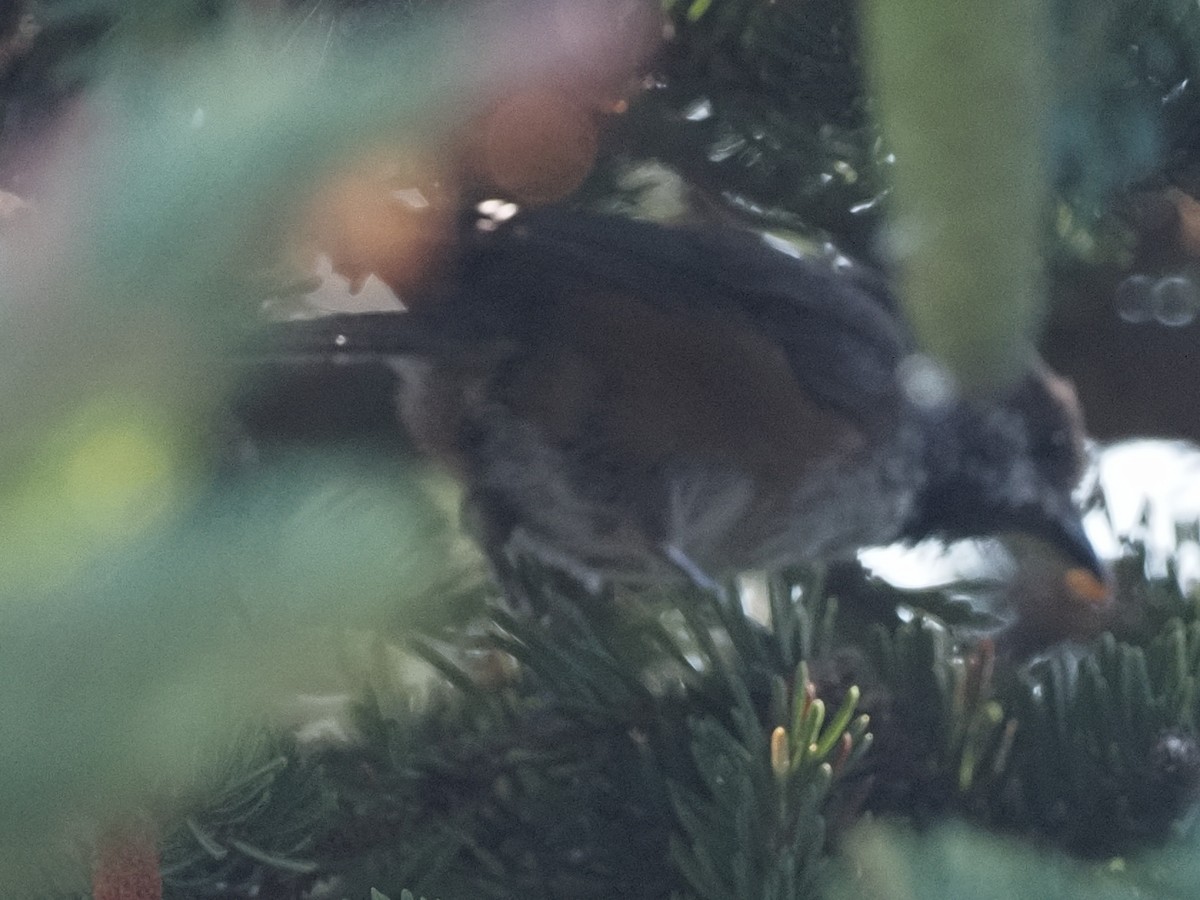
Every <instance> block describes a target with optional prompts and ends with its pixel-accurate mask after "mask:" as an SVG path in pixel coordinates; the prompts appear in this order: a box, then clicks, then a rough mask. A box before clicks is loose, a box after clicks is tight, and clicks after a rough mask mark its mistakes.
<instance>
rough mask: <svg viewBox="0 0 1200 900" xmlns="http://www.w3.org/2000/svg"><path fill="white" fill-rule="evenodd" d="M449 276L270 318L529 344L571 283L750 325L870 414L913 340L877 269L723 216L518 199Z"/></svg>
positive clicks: (341, 340)
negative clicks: (699, 217)
mask: <svg viewBox="0 0 1200 900" xmlns="http://www.w3.org/2000/svg"><path fill="white" fill-rule="evenodd" d="M448 283H449V287H442V288H440V289H439V294H438V295H436V296H431V297H428V298H425V297H420V298H412V299H413V303H412V311H411V312H406V313H379V314H366V315H362V314H357V315H342V316H331V317H328V318H324V319H317V320H312V321H306V322H300V323H286V324H283V325H279V326H275V327H274V328H272V329H270V330H269V331H268V332H267V333H265V334H264V335H263V337H262V340H263V343H262V344H260V345H259V346H258V348H257V350H258V351H263V352H266V353H267V354H272V353H276V354H285V355H300V356H304V355H309V354H312V355H317V356H320V355H332V356H337V355H341V356H343V357H345V358H346V359H355V358H368V357H372V356H378V355H389V354H414V355H425V356H432V357H438V356H453V355H456V354H466V355H468V356H481V357H484V358H486V357H489V356H503V355H504V354H505V353H507V352H509V351H518V350H519V349H520V348H525V347H531V346H537V345H538V343H539V342H540V341H541V340H542V339H543V338H544V337H545V335H546V334H548V333H550V332H551V331H553V330H554V329H555V328H556V327H557V325H556V323H557V322H558V321H559V319H560V317H561V316H563V315H569V312H567V311H565V307H566V306H567V305H568V304H569V303H570V301H571V299H572V297H573V296H576V295H577V294H578V293H579V292H584V291H586V292H589V293H591V294H592V295H602V296H614V297H622V296H623V297H631V298H636V299H637V300H638V301H639V302H640V303H643V304H646V305H648V306H650V307H652V308H654V309H657V310H659V311H660V312H663V313H665V314H668V315H683V316H691V317H700V318H705V319H712V320H715V321H722V322H730V323H734V324H739V325H744V326H748V327H749V328H751V329H753V330H754V331H756V332H758V333H760V334H762V335H763V336H764V337H765V338H767V339H768V340H769V341H771V342H772V343H774V344H775V345H776V346H778V347H779V348H780V349H781V350H782V352H783V354H784V356H785V358H786V360H787V362H788V365H789V366H790V367H791V369H792V371H793V373H794V375H795V377H796V380H797V383H798V384H799V385H801V386H802V387H803V388H804V389H805V391H806V392H807V393H808V394H809V395H810V396H811V397H812V398H813V400H814V401H815V402H816V403H818V404H819V405H821V406H824V407H826V408H828V409H831V410H835V411H839V412H842V413H845V414H846V415H847V416H849V417H851V418H852V419H856V420H860V421H861V420H865V419H868V418H870V417H871V416H872V415H873V414H874V413H876V412H877V411H878V407H879V406H880V404H881V403H884V402H886V398H888V397H889V396H890V395H891V392H892V391H893V390H894V376H895V368H896V365H897V364H898V362H899V360H900V359H901V358H902V356H903V355H904V354H905V353H906V352H907V348H908V344H909V340H908V336H907V333H906V331H905V329H904V327H903V325H902V324H901V322H900V320H899V319H898V317H897V315H896V312H895V308H894V302H893V301H892V299H891V297H890V295H889V294H888V293H887V292H886V290H885V289H884V288H883V287H882V285H881V283H880V281H879V280H877V279H874V278H873V277H872V276H871V274H870V273H867V272H863V271H859V270H857V269H855V268H854V267H848V268H844V269H837V268H835V267H833V266H832V265H830V264H827V263H824V262H818V261H811V260H807V259H802V258H799V257H798V256H795V255H792V254H790V253H788V252H785V251H784V250H781V249H779V248H778V247H777V246H774V245H772V244H770V243H768V242H767V241H766V240H764V239H763V238H762V236H760V235H758V234H755V233H752V232H747V231H741V230H737V229H731V228H704V229H699V228H696V229H692V228H675V227H666V226H663V225H658V224H654V223H649V222H640V221H635V220H631V219H628V218H624V217H616V216H604V215H597V214H590V213H584V212H580V211H576V210H570V209H565V208H557V207H551V208H543V209H537V210H531V211H528V212H523V213H521V214H519V215H518V216H516V217H515V218H513V219H512V220H510V221H509V222H506V223H504V224H503V225H501V226H500V227H499V228H497V229H496V230H494V231H490V232H485V231H473V232H471V233H469V234H467V235H466V236H465V237H464V246H463V251H462V255H461V259H460V261H459V264H458V268H457V271H456V273H455V275H454V277H452V278H451V279H449V282H448Z"/></svg>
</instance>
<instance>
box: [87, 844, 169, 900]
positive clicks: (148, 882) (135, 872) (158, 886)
mask: <svg viewBox="0 0 1200 900" xmlns="http://www.w3.org/2000/svg"><path fill="white" fill-rule="evenodd" d="M162 895H163V891H162V873H161V872H160V871H159V865H158V845H157V843H156V842H155V840H154V838H153V837H152V836H151V833H150V832H149V830H146V829H143V830H132V829H130V830H123V831H118V832H114V833H112V834H109V835H107V836H106V837H105V838H103V839H102V840H101V841H100V843H99V845H98V846H97V848H96V862H95V865H94V868H93V869H92V897H93V900H162Z"/></svg>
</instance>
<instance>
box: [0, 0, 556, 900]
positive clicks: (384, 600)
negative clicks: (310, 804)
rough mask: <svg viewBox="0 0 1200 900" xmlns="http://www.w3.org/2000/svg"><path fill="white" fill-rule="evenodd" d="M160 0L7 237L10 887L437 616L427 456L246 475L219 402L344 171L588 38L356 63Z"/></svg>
mask: <svg viewBox="0 0 1200 900" xmlns="http://www.w3.org/2000/svg"><path fill="white" fill-rule="evenodd" d="M142 6H144V7H145V11H147V12H148V13H150V12H152V15H150V17H149V18H147V19H136V21H133V22H132V24H134V25H136V27H135V28H134V29H133V30H132V31H129V30H128V29H127V30H125V31H122V30H121V29H120V28H118V29H117V30H115V31H113V32H110V33H108V34H107V36H106V38H105V40H104V41H101V42H100V44H99V45H98V46H97V47H96V56H95V58H94V59H93V60H92V62H91V64H90V65H91V70H90V73H89V74H90V78H89V81H88V83H87V86H86V88H85V89H84V90H83V91H82V92H81V93H79V94H78V95H77V96H76V97H75V98H74V99H73V101H72V104H71V105H70V107H69V108H68V109H65V110H64V118H63V119H62V120H61V122H60V124H59V134H58V137H57V139H56V140H54V141H52V142H49V143H48V144H46V145H45V146H44V147H41V148H39V156H38V157H37V160H36V163H35V164H31V169H30V171H31V172H32V174H33V176H34V177H35V179H36V181H37V184H38V185H39V186H40V187H39V191H38V193H37V203H36V213H35V215H34V216H33V218H32V220H31V221H30V222H29V223H28V224H27V225H22V227H20V228H12V229H8V230H6V232H5V233H4V235H3V236H2V238H0V323H2V326H3V327H2V328H0V418H2V419H3V422H4V428H3V430H2V431H0V534H2V535H3V540H0V633H2V635H3V637H0V680H3V682H4V684H5V692H4V695H5V696H4V701H3V702H2V703H0V731H2V732H3V733H4V734H5V735H6V738H5V741H6V752H5V762H4V765H3V767H2V768H0V795H2V796H3V797H4V798H5V802H4V804H3V808H2V809H0V893H5V894H6V895H10V896H11V895H13V892H14V891H15V892H16V893H18V894H19V893H21V892H22V890H23V889H22V888H20V887H15V885H17V884H20V883H21V882H20V877H21V876H22V874H23V873H28V871H29V870H30V869H37V868H38V867H39V866H41V865H42V864H43V862H46V861H47V860H53V859H56V858H58V857H56V856H55V854H56V853H57V848H58V842H59V840H60V839H59V837H56V835H60V834H61V833H62V832H61V829H62V828H63V827H64V826H66V825H68V824H69V825H70V826H71V827H70V829H69V830H71V831H78V830H79V829H78V827H77V826H76V825H75V824H74V823H78V822H80V821H95V822H97V823H98V824H102V820H103V819H105V818H106V817H115V818H119V817H120V816H121V815H122V814H123V812H124V811H125V810H128V809H130V808H132V807H134V806H136V805H138V804H139V803H140V802H142V801H144V800H148V799H150V798H151V797H153V796H158V795H160V794H162V793H164V792H166V793H169V792H170V791H171V788H172V786H173V785H174V784H176V783H177V782H178V781H179V780H180V779H181V778H184V777H186V775H187V774H188V773H189V771H190V768H191V766H192V764H193V762H194V758H195V754H196V753H197V752H202V751H204V750H205V749H206V748H211V747H213V746H220V745H221V743H222V742H223V741H224V740H225V739H226V735H228V734H229V733H230V731H231V729H233V728H234V727H236V726H238V725H239V724H240V723H241V722H242V721H243V720H244V719H245V718H246V717H258V716H259V715H261V714H262V712H263V710H264V709H266V708H268V707H269V706H271V705H272V704H274V703H276V702H277V701H278V700H279V698H280V697H282V696H290V695H291V694H292V693H293V692H295V691H297V690H304V689H317V688H323V687H327V686H329V685H330V684H331V683H332V679H333V678H334V676H335V675H336V672H337V665H336V663H337V655H338V646H339V640H338V637H337V635H338V634H340V633H341V631H342V630H343V629H345V628H346V627H356V626H357V627H383V626H388V627H393V626H395V625H397V624H403V623H406V622H407V623H411V622H413V621H414V620H415V619H416V618H422V617H424V618H426V619H428V618H429V616H430V615H431V614H436V613H437V610H436V609H427V608H425V607H423V606H422V603H426V602H428V599H429V597H428V592H429V589H430V587H431V585H432V584H433V583H434V582H435V581H437V580H439V579H441V578H442V577H444V576H445V575H446V573H447V571H449V570H453V569H454V568H455V567H458V566H461V561H459V560H457V559H456V557H455V555H454V552H453V548H452V546H451V544H450V542H449V537H448V535H449V528H448V524H447V522H446V517H445V516H444V515H443V513H442V510H441V508H440V505H439V504H438V503H436V502H434V500H433V499H431V497H430V496H428V494H427V492H426V490H425V487H424V485H423V482H422V481H421V478H420V473H419V472H418V471H417V470H415V469H405V468H403V467H400V466H397V465H395V464H394V463H392V462H386V461H385V462H380V461H377V460H371V459H362V460H349V461H347V460H344V459H339V460H332V459H325V458H319V457H312V458H297V459H294V460H283V461H279V462H276V463H272V464H270V465H267V466H265V467H261V468H260V469H259V470H257V471H252V472H250V473H249V474H245V475H243V476H242V477H241V478H240V479H236V480H233V481H230V480H228V479H224V478H223V477H221V476H220V473H219V471H218V467H217V466H216V465H214V463H213V459H214V457H216V456H219V455H220V451H221V450H222V447H223V444H224V442H226V441H227V440H229V436H228V435H227V434H226V433H225V432H224V431H223V430H222V428H221V426H220V425H219V424H214V420H215V418H216V416H217V412H218V410H219V408H220V406H221V404H222V401H223V400H224V398H225V397H226V393H227V391H228V389H229V387H230V386H231V384H232V383H233V381H234V378H235V376H236V375H237V365H236V363H235V362H232V361H231V360H233V359H234V358H235V357H234V354H233V353H232V352H231V351H232V349H233V347H234V346H235V344H236V342H238V341H241V340H243V339H244V337H245V335H246V334H247V333H248V329H249V326H250V325H251V324H252V323H253V322H254V320H255V316H256V314H257V304H258V302H259V301H260V300H261V298H260V297H259V296H257V295H256V293H255V291H254V289H253V284H254V275H255V273H256V272H257V271H258V270H259V269H261V268H262V267H264V266H269V265H270V264H272V263H273V262H274V261H275V259H276V258H277V256H278V254H279V251H280V248H281V239H282V237H283V235H284V232H285V230H286V228H287V227H288V226H290V225H291V224H292V223H293V221H294V217H295V214H296V211H297V210H298V209H299V208H300V207H301V206H302V205H303V204H304V203H305V202H307V201H308V200H309V198H310V197H311V195H312V192H313V190H314V188H315V185H316V184H317V183H318V182H319V179H320V178H321V177H322V176H324V175H325V174H327V173H328V172H329V171H331V170H332V169H333V167H335V166H336V165H338V164H339V163H343V162H345V161H346V160H347V159H349V158H352V157H353V156H354V155H355V154H358V153H361V152H362V151H363V148H364V147H366V146H369V145H371V144H372V143H373V142H378V141H383V140H392V141H397V142H398V141H407V142H419V141H421V140H425V139H429V140H432V139H433V138H434V137H435V136H436V134H437V133H438V132H439V129H443V128H449V127H452V126H453V125H454V124H455V123H456V122H458V121H459V120H460V118H461V117H462V116H464V115H466V114H467V113H468V112H469V111H470V109H471V108H472V107H471V104H472V103H473V102H475V101H476V99H477V98H478V97H479V96H480V95H481V93H482V90H481V86H482V85H492V84H494V83H495V81H496V79H502V78H506V77H515V76H518V75H521V74H527V73H529V72H532V71H536V70H538V68H539V67H540V66H544V65H548V64H550V63H551V62H552V61H553V60H554V59H556V58H559V57H560V56H561V54H562V53H564V52H566V49H565V48H563V47H562V46H561V43H555V41H554V40H553V39H551V38H548V37H547V36H546V34H545V33H544V28H543V26H544V24H545V23H544V22H542V21H541V20H539V19H537V18H536V17H535V18H531V19H529V20H528V21H524V22H521V23H520V28H519V30H517V31H514V32H513V33H512V34H511V35H509V34H508V33H507V32H506V31H505V29H506V28H509V27H510V26H512V24H513V23H512V22H511V21H508V20H505V19H503V18H502V17H501V18H498V19H497V20H496V21H494V22H486V21H485V22H482V23H481V22H474V23H472V25H471V26H470V27H467V26H465V25H463V24H462V23H455V22H454V21H450V20H446V19H440V20H435V19H430V20H429V21H427V22H426V23H425V24H423V25H421V26H420V27H419V28H416V27H414V28H413V29H410V30H409V31H408V32H407V33H406V34H405V35H404V36H402V37H397V36H396V35H394V34H393V35H391V36H390V38H389V39H388V40H380V41H376V42H374V43H372V44H371V45H370V47H369V48H367V49H365V50H364V51H363V52H362V53H360V54H356V55H355V56H354V58H353V59H348V58H347V59H343V60H342V61H341V63H340V65H339V67H338V70H337V71H336V73H332V74H331V73H327V72H322V67H321V59H322V53H323V52H324V41H323V39H324V38H325V35H324V34H323V33H320V32H318V31H316V30H310V29H306V28H304V27H298V28H295V29H293V30H292V31H291V33H290V34H289V36H288V39H287V41H286V44H283V45H281V42H280V41H279V40H278V34H279V33H278V32H277V31H275V30H271V29H270V28H268V24H269V21H268V20H264V19H262V18H256V17H254V16H251V15H249V14H246V13H244V12H239V11H238V10H236V9H231V10H230V11H228V12H227V13H226V14H225V15H222V16H216V15H212V16H209V15H208V14H207V13H205V14H204V15H203V16H201V18H202V19H203V21H204V22H205V23H206V25H205V27H204V28H195V27H193V25H194V22H193V20H192V18H190V15H191V13H190V12H188V13H187V15H184V16H183V18H182V19H177V18H175V15H176V12H177V11H178V10H181V9H182V10H185V11H186V10H192V9H200V7H186V6H183V7H177V6H176V5H174V4H143V5H142ZM205 8H207V6H206V7H205ZM202 11H203V10H202ZM123 21H130V20H123ZM119 24H120V23H119ZM152 25H153V27H151V26H152ZM159 26H161V29H160V28H159ZM539 29H542V30H539ZM510 37H511V40H510V39H509V38H510ZM525 40H528V41H530V42H531V45H530V46H524V45H523V44H522V41H525ZM493 41H494V43H492V42H493ZM514 47H518V48H520V47H523V48H524V49H523V50H522V51H521V52H513V51H514ZM488 48H491V51H490V52H489V50H488ZM496 48H502V50H503V52H498V51H497V49H496ZM234 443H236V442H234ZM85 830H86V829H85ZM31 848H37V852H32V851H31ZM46 864H47V865H48V866H49V867H51V868H59V867H58V866H57V865H56V864H55V863H53V862H46ZM39 874H40V873H39Z"/></svg>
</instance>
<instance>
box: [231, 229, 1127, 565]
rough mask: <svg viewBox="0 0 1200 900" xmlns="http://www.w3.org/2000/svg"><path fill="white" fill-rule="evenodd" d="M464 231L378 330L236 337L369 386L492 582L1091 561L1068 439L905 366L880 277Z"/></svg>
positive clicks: (749, 253) (754, 242)
mask: <svg viewBox="0 0 1200 900" xmlns="http://www.w3.org/2000/svg"><path fill="white" fill-rule="evenodd" d="M511 212H512V210H511V209H508V213H509V214H507V215H505V216H504V217H502V218H497V217H495V216H485V215H482V214H476V213H472V215H470V216H466V217H465V218H464V222H463V226H462V228H461V233H460V234H459V235H458V237H457V239H456V247H455V248H454V251H453V253H452V254H449V256H451V257H452V260H451V261H449V262H447V263H446V264H445V266H444V267H443V268H444V271H443V272H442V273H441V274H440V275H439V276H438V277H437V278H435V279H432V280H431V282H430V283H429V284H427V285H425V286H424V287H422V288H421V289H420V290H419V291H416V292H413V293H411V294H410V295H409V296H405V297H404V301H405V304H406V309H405V310H404V311H398V312H378V313H355V314H334V315H327V316H323V317H318V318H313V319H307V320H298V321H287V322H278V323H273V324H271V325H269V326H267V327H266V328H264V329H262V330H259V331H256V332H255V334H254V337H253V345H252V346H253V355H254V356H255V357H256V358H257V359H258V360H259V361H261V360H263V359H273V360H276V361H280V360H282V361H286V362H289V363H292V364H297V365H302V364H306V363H314V364H321V365H325V366H331V367H333V368H338V367H341V368H343V369H344V370H346V371H351V370H353V369H355V367H361V366H367V365H369V366H373V367H375V368H376V369H378V368H380V367H382V368H383V369H385V370H386V371H388V372H389V373H391V374H392V375H393V376H394V379H395V386H394V392H395V397H394V403H390V404H389V405H388V412H387V413H386V414H387V415H389V416H394V417H395V418H396V419H397V421H399V422H400V423H402V424H403V427H404V429H405V431H406V432H407V433H408V435H410V436H411V438H412V440H413V441H414V442H415V444H416V445H417V446H418V447H420V448H421V450H422V451H423V452H425V453H427V454H428V455H430V456H432V457H433V458H435V459H437V460H439V461H441V462H442V463H443V464H444V465H446V466H447V467H448V468H449V469H450V470H451V471H452V472H453V473H454V474H455V475H456V476H457V477H458V478H459V479H461V481H462V483H463V485H464V487H465V509H466V519H467V521H468V522H469V523H470V527H471V530H472V531H473V532H474V533H475V535H476V536H477V537H478V538H479V540H480V542H481V544H482V546H483V549H484V550H485V552H486V554H487V555H488V557H489V558H490V559H491V560H492V561H493V563H494V565H495V566H496V567H497V568H502V567H504V566H510V565H512V564H513V562H514V561H516V560H519V559H522V558H525V557H531V558H533V559H536V560H538V561H540V562H541V563H544V564H547V565H549V566H551V567H553V568H556V569H559V570H562V571H564V572H566V573H568V574H569V575H571V576H574V577H575V578H577V579H579V580H580V581H582V582H583V583H585V584H588V585H591V586H593V587H596V586H599V585H603V584H606V583H609V582H618V583H634V584H637V583H642V584H646V583H659V582H664V581H671V580H678V579H680V578H685V579H688V580H690V581H692V582H695V583H699V584H714V583H717V582H719V581H720V580H721V579H723V578H725V577H727V576H729V575H731V574H733V573H736V572H739V571H743V570H749V569H768V570H770V569H778V568H780V567H783V566H787V565H792V564H803V563H811V562H823V561H833V560H838V559H846V558H852V557H853V555H854V554H855V553H856V552H857V551H858V550H859V549H860V548H863V547H867V546H873V545H881V544H890V543H894V542H900V541H903V542H915V541H918V540H921V539H923V538H927V537H938V538H941V539H944V540H955V539H959V538H965V537H975V536H986V535H993V534H999V533H1006V532H1017V533H1022V534H1028V535H1032V536H1034V537H1036V538H1038V539H1041V540H1043V541H1045V542H1048V543H1049V544H1050V545H1052V546H1053V547H1054V548H1055V549H1056V550H1058V551H1059V552H1061V553H1062V554H1064V556H1065V557H1066V558H1067V559H1068V560H1070V561H1071V563H1072V564H1073V565H1076V566H1078V567H1079V568H1081V569H1082V570H1084V571H1085V572H1086V573H1088V574H1089V576H1090V577H1093V578H1094V579H1095V580H1096V581H1102V580H1103V579H1104V578H1105V568H1104V564H1103V563H1102V562H1101V560H1100V559H1099V558H1098V557H1097V555H1096V552H1095V550H1094V548H1093V547H1092V545H1091V543H1090V542H1089V541H1088V538H1087V536H1086V534H1085V532H1084V530H1083V527H1082V522H1081V515H1080V511H1079V509H1078V508H1077V506H1076V504H1075V503H1074V502H1073V498H1072V490H1073V488H1074V486H1075V484H1076V482H1077V481H1078V480H1079V478H1080V476H1081V473H1082V468H1083V464H1084V458H1085V457H1084V429H1083V421H1082V416H1081V414H1080V411H1079V408H1078V404H1077V402H1076V400H1075V397H1074V395H1073V393H1072V391H1071V388H1070V385H1069V384H1068V383H1067V382H1066V381H1064V380H1063V379H1060V378H1059V377H1058V376H1056V375H1054V374H1053V373H1052V372H1050V371H1049V370H1048V369H1047V368H1046V367H1045V366H1044V365H1042V364H1041V363H1040V362H1038V361H1037V360H1036V359H1034V358H1031V360H1030V362H1029V365H1028V366H1027V367H1026V370H1025V371H1024V372H1023V373H1022V374H1021V376H1020V377H1019V378H1018V379H1016V380H1015V381H1014V382H1013V383H1012V384H1010V385H1008V386H1006V387H1005V388H1004V389H1003V390H1002V391H1000V392H998V393H997V394H995V395H992V396H980V395H978V394H972V393H969V392H966V391H963V390H959V389H957V388H956V386H955V384H954V381H953V379H952V378H951V377H950V376H949V375H947V374H946V373H945V372H944V371H943V370H942V369H941V368H940V367H939V366H938V365H937V364H936V363H935V362H933V361H932V360H930V359H929V358H928V357H926V356H924V355H922V354H921V353H920V352H919V350H918V348H917V346H916V342H915V340H914V338H913V335H912V332H911V330H910V329H909V327H908V326H907V324H906V323H905V321H904V318H903V315H902V312H901V308H900V306H899V304H898V303H897V301H896V299H895V297H894V295H893V294H892V292H891V290H890V288H889V286H888V283H887V279H886V278H885V277H884V276H882V275H881V274H879V273H878V272H876V271H875V270H873V269H871V268H869V267H867V266H865V265H861V264H857V263H852V262H850V261H849V260H847V259H845V258H844V257H840V256H838V257H834V258H833V259H832V260H830V259H824V258H821V259H814V258H810V257H808V256H806V255H804V254H802V253H799V252H797V251H796V249H795V247H794V245H793V244H791V243H789V242H787V241H784V240H781V239H780V238H779V237H778V236H773V235H771V234H769V233H766V234H764V233H761V232H757V231H753V230H750V229H745V228H741V227H737V226H733V225H711V224H707V225H700V226H697V225H692V226H686V225H666V224H659V223H655V222H650V221H643V220H636V219H633V218H630V217H625V216H620V215H615V214H602V213H596V212H588V211H584V210H581V209H577V208H572V207H568V206H563V205H551V206H543V207H539V208H533V209H522V210H519V211H517V212H516V214H511Z"/></svg>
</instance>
